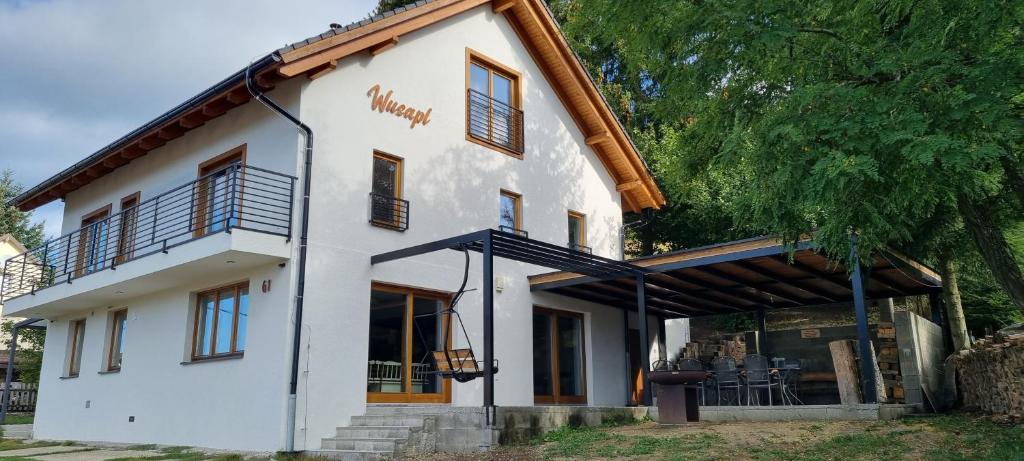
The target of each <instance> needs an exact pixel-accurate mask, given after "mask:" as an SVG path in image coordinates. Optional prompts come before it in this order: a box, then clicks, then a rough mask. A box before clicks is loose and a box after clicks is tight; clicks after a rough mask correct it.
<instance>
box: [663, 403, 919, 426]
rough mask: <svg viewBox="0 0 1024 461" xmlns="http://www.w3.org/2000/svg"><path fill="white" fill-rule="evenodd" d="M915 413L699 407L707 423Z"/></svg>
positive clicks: (889, 408)
mask: <svg viewBox="0 0 1024 461" xmlns="http://www.w3.org/2000/svg"><path fill="white" fill-rule="evenodd" d="M916 411H917V406H915V405H886V404H883V405H877V404H860V405H793V406H774V407H768V406H754V407H700V419H701V421H710V422H726V421H877V420H890V419H897V418H900V417H902V416H903V415H907V414H910V413H915V412H916ZM655 413H656V412H655ZM652 417H653V416H652Z"/></svg>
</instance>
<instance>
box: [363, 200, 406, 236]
mask: <svg viewBox="0 0 1024 461" xmlns="http://www.w3.org/2000/svg"><path fill="white" fill-rule="evenodd" d="M367 211H368V213H369V215H370V216H369V218H370V224H372V225H374V226H377V227H384V228H387V229H392V230H397V231H401V232H404V231H406V230H408V229H409V201H408V200H402V199H400V198H398V197H393V196H390V195H385V194H377V193H374V192H370V203H369V209H368V210H367Z"/></svg>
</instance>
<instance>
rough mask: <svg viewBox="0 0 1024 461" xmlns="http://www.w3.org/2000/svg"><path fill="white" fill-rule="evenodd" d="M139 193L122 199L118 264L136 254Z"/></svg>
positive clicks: (118, 233)
mask: <svg viewBox="0 0 1024 461" xmlns="http://www.w3.org/2000/svg"><path fill="white" fill-rule="evenodd" d="M138 205H139V192H136V193H134V194H132V195H129V196H127V197H125V198H123V199H121V221H120V223H119V229H118V231H117V262H118V264H120V263H123V262H125V261H127V260H129V259H131V258H132V256H133V255H134V253H135V231H136V229H137V228H138V225H139V209H138Z"/></svg>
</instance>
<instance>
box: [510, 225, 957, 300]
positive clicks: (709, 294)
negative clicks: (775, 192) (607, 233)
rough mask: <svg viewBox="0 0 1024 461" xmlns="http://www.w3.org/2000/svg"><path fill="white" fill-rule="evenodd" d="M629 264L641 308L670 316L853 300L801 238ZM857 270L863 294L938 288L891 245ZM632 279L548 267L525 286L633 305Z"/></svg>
mask: <svg viewBox="0 0 1024 461" xmlns="http://www.w3.org/2000/svg"><path fill="white" fill-rule="evenodd" d="M791 251H792V259H790V252H791ZM629 263H630V264H633V265H635V266H638V267H642V268H644V269H645V270H646V271H647V275H646V277H645V288H646V293H647V305H648V307H649V308H656V309H658V310H660V311H665V312H671V313H672V314H673V315H672V316H674V317H698V316H705V315H718V314H726V313H734V312H750V311H756V310H760V309H780V308H793V307H809V306H820V305H829V304H848V303H851V302H853V288H852V284H851V281H850V277H849V274H848V271H847V268H846V267H845V266H843V265H842V264H838V263H835V262H832V261H830V260H829V259H828V258H826V257H825V256H824V255H822V254H820V253H818V252H816V251H815V249H814V245H813V243H812V242H810V241H807V240H805V241H801V242H799V243H797V244H796V245H795V246H785V245H783V244H782V242H781V241H780V240H779V239H776V238H769V237H758V238H752V239H747V240H739V241H734V242H728V243H722V244H717V245H710V246H705V247H700V248H693V249H688V250H682V251H677V252H672V253H667V254H662V255H656V256H650V257H644V258H638V259H633V260H630V261H629ZM863 268H864V270H865V278H864V280H865V290H866V292H867V293H866V294H867V298H869V299H870V298H891V297H903V296H912V295H922V294H928V293H932V292H935V291H937V290H939V289H940V288H941V286H942V280H941V277H939V275H938V274H937V273H936V272H935V271H934V270H932V269H930V268H928V267H927V266H925V265H923V264H921V263H919V262H917V261H914V260H912V259H910V258H908V257H906V256H904V255H901V254H899V253H897V252H895V251H891V250H890V251H885V252H882V253H880V254H878V255H877V256H876V257H875V258H874V260H873V261H871V264H870V266H869V265H867V264H865V265H864V266H863ZM635 280H636V279H635V278H634V277H621V278H618V279H609V278H604V279H598V278H594V277H589V276H587V275H585V274H584V275H581V274H579V273H570V272H555V273H549V274H541V275H536V276H531V277H530V284H531V290H533V291H549V292H552V293H558V294H561V295H565V296H570V297H573V298H578V299H583V300H587V301H592V302H597V303H600V304H606V305H614V306H622V307H626V308H632V309H635V308H636V296H635V295H634V293H636V281H635Z"/></svg>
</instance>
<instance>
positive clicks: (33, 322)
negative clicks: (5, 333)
mask: <svg viewBox="0 0 1024 461" xmlns="http://www.w3.org/2000/svg"><path fill="white" fill-rule="evenodd" d="M43 321H44V320H43V319H25V320H22V321H20V322H18V323H15V324H14V327H13V328H11V347H10V349H9V350H8V351H7V375H6V376H5V377H4V397H3V403H2V404H0V424H2V423H4V422H5V421H7V408H8V407H10V405H11V381H12V380H13V379H14V366H15V365H14V353H15V352H16V351H17V350H18V332H19V331H21V330H45V329H46V325H45V324H44V325H37V323H39V322H43Z"/></svg>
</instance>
